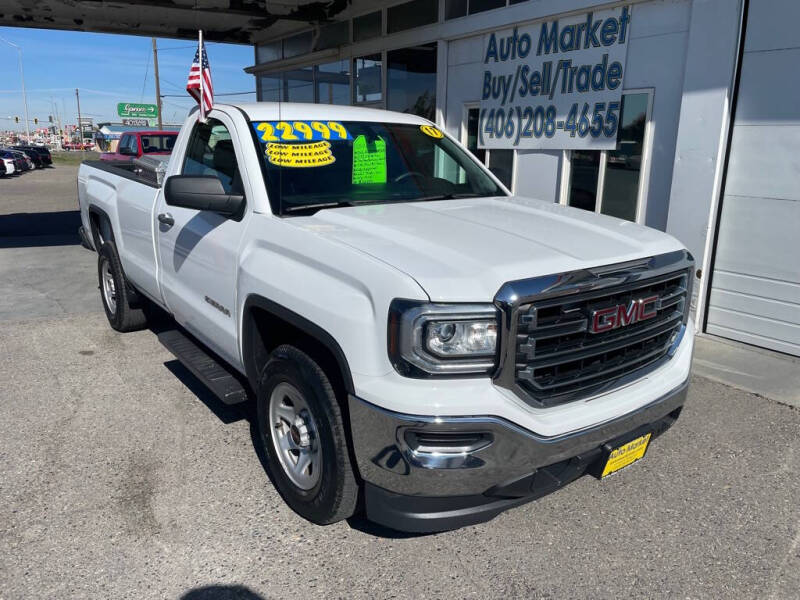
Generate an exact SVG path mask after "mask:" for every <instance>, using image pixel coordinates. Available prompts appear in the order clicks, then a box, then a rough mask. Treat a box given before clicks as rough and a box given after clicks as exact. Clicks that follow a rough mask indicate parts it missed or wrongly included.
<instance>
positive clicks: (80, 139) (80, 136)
mask: <svg viewBox="0 0 800 600" xmlns="http://www.w3.org/2000/svg"><path fill="white" fill-rule="evenodd" d="M75 98H76V99H77V100H78V143H79V144H80V145H81V152H83V123H81V96H80V94H78V88H75Z"/></svg>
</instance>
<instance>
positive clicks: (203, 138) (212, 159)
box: [182, 119, 244, 194]
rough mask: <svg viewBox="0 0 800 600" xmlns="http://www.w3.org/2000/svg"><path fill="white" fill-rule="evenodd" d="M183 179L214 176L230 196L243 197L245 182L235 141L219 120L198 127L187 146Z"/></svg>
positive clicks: (209, 121)
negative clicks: (238, 161) (238, 162)
mask: <svg viewBox="0 0 800 600" xmlns="http://www.w3.org/2000/svg"><path fill="white" fill-rule="evenodd" d="M182 173H183V175H213V176H215V177H216V178H218V179H219V180H220V181H221V182H222V187H223V188H224V189H225V191H226V192H228V193H233V194H243V193H244V188H243V187H242V178H241V176H240V175H239V166H238V165H237V164H236V154H235V152H234V150H233V140H232V139H231V134H230V132H229V131H228V128H227V127H225V125H223V124H222V123H221V122H220V121H218V120H217V119H209V120H208V121H207V122H206V123H197V124H196V125H195V126H194V129H193V130H192V135H191V136H190V137H189V143H188V145H187V146H186V159H185V160H184V162H183V171H182Z"/></svg>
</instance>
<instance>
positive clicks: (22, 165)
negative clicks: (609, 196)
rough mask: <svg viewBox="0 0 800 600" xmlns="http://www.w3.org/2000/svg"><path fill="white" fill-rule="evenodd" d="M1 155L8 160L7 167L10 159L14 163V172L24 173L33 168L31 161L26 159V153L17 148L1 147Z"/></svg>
mask: <svg viewBox="0 0 800 600" xmlns="http://www.w3.org/2000/svg"><path fill="white" fill-rule="evenodd" d="M0 156H2V157H3V159H4V160H6V167H8V162H9V161H10V162H11V163H12V164H13V165H14V170H13V171H12V172H13V173H23V172H25V171H28V170H30V169H31V168H32V167H31V165H30V162H29V161H26V160H25V157H24V155H23V154H22V153H21V152H17V151H16V150H9V149H8V148H0Z"/></svg>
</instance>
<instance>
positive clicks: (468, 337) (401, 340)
mask: <svg viewBox="0 0 800 600" xmlns="http://www.w3.org/2000/svg"><path fill="white" fill-rule="evenodd" d="M497 332H498V311H497V308H495V307H494V305H492V304H432V303H424V302H414V301H410V300H400V299H397V300H394V301H393V302H392V305H391V307H390V308H389V332H388V334H389V340H388V341H389V357H390V359H391V361H392V364H393V365H394V367H395V369H397V371H398V372H399V373H400V374H402V375H406V376H408V377H428V376H431V375H440V376H447V375H485V374H487V373H489V372H491V371H492V370H494V368H495V367H496V365H497V348H498V344H497Z"/></svg>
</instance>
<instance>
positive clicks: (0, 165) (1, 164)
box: [0, 160, 6, 177]
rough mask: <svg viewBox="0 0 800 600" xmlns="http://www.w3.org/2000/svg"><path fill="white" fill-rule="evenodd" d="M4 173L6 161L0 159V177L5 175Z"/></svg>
mask: <svg viewBox="0 0 800 600" xmlns="http://www.w3.org/2000/svg"><path fill="white" fill-rule="evenodd" d="M5 175H6V163H5V161H3V160H0V177H5Z"/></svg>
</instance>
